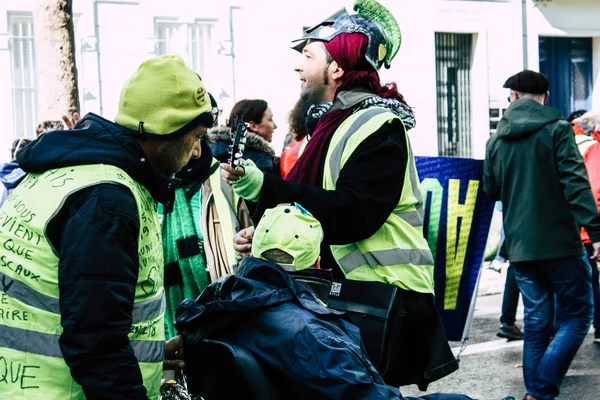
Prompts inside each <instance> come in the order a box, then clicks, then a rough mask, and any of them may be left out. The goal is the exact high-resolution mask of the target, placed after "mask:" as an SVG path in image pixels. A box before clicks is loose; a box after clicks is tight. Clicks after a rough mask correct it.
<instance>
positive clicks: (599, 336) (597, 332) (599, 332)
mask: <svg viewBox="0 0 600 400" xmlns="http://www.w3.org/2000/svg"><path fill="white" fill-rule="evenodd" d="M594 342H596V343H600V328H596V329H594Z"/></svg>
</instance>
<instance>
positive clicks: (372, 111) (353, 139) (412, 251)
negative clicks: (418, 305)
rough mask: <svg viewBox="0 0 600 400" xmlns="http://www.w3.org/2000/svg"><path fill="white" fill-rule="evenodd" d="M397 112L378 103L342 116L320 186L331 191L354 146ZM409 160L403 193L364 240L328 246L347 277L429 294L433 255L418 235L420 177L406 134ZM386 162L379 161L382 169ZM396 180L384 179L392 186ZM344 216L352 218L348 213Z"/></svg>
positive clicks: (389, 120)
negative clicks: (378, 225) (372, 233)
mask: <svg viewBox="0 0 600 400" xmlns="http://www.w3.org/2000/svg"><path fill="white" fill-rule="evenodd" d="M394 119H396V120H400V119H399V118H398V117H397V116H396V115H394V114H393V113H391V112H390V111H388V110H386V109H385V108H381V107H371V108H368V109H366V110H361V111H357V112H355V113H354V114H352V115H351V116H350V117H349V118H348V119H346V120H345V121H344V122H343V123H342V125H340V127H339V128H338V129H337V130H336V131H335V133H334V135H333V138H332V139H331V142H330V145H329V150H328V152H327V157H326V159H325V170H324V174H323V188H325V189H327V190H335V188H336V183H337V180H338V177H339V176H340V172H341V170H342V169H343V168H344V164H345V163H346V161H348V159H349V158H350V156H351V155H352V153H354V151H355V150H356V148H357V147H358V146H359V145H360V144H361V143H362V142H363V141H364V140H365V139H366V138H368V137H369V136H370V135H371V134H372V133H374V132H376V131H377V130H378V129H379V128H381V127H382V126H383V125H384V124H388V123H391V122H392V121H393V120H394ZM406 145H407V149H408V162H407V165H406V174H405V176H404V183H403V186H402V194H401V196H400V200H399V201H398V204H397V205H396V207H395V208H394V210H393V212H392V213H391V214H390V216H389V217H388V218H387V220H386V221H385V223H384V224H383V225H382V226H381V228H379V230H378V231H377V232H375V234H374V235H373V236H371V237H369V238H368V239H365V240H361V241H360V242H357V243H350V244H346V245H332V246H331V251H332V253H333V257H334V258H335V260H336V262H337V263H338V265H339V266H340V267H341V269H342V270H343V271H344V274H345V275H346V278H348V279H352V280H358V281H378V282H383V283H387V284H390V285H396V286H398V287H400V288H402V289H406V290H412V291H416V292H421V293H433V264H434V262H433V256H432V255H431V251H430V250H429V246H428V245H427V241H426V240H425V238H424V237H423V217H424V211H423V199H422V196H421V192H420V190H419V177H418V176H417V169H416V165H415V161H414V157H413V154H412V149H411V146H410V141H409V139H408V134H407V135H406ZM387 162H394V160H382V162H381V168H385V167H386V163H387ZM397 184H399V183H398V182H389V185H397ZM348 218H352V216H351V215H348Z"/></svg>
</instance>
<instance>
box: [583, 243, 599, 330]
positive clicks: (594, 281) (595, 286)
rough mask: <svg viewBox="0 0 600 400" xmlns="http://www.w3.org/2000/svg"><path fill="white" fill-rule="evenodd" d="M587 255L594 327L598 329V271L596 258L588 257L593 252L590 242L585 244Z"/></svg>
mask: <svg viewBox="0 0 600 400" xmlns="http://www.w3.org/2000/svg"><path fill="white" fill-rule="evenodd" d="M585 250H586V253H587V255H588V261H589V263H590V265H591V267H592V293H593V295H594V328H595V329H600V276H599V275H600V271H598V263H597V262H596V260H590V259H589V257H590V256H591V255H592V254H594V248H593V247H592V245H591V244H586V245H585Z"/></svg>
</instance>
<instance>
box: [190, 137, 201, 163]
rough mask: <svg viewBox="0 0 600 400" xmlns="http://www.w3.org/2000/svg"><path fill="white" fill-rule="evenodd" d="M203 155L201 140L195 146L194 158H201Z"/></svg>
mask: <svg viewBox="0 0 600 400" xmlns="http://www.w3.org/2000/svg"><path fill="white" fill-rule="evenodd" d="M200 155H202V148H201V147H200V139H198V140H197V141H196V143H195V144H194V150H192V158H200Z"/></svg>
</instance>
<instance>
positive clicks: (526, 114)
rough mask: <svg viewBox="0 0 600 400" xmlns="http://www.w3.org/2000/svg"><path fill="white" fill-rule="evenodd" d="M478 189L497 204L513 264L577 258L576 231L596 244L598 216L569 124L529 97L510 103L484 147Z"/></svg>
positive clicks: (599, 233) (599, 225)
mask: <svg viewBox="0 0 600 400" xmlns="http://www.w3.org/2000/svg"><path fill="white" fill-rule="evenodd" d="M483 182H484V187H485V191H486V192H487V194H488V195H489V196H490V197H491V198H492V199H493V200H501V201H502V209H503V219H504V232H505V234H506V240H505V244H506V253H507V256H508V259H509V260H510V261H513V262H519V261H532V260H543V259H552V258H562V257H572V256H581V255H583V254H584V250H583V246H582V244H581V237H580V235H579V228H580V227H585V228H586V230H587V232H588V233H589V235H590V237H591V239H592V241H593V242H598V241H600V217H599V216H598V210H597V208H596V202H595V200H594V196H593V194H592V191H591V189H590V183H589V181H588V177H587V171H586V168H585V165H584V163H583V158H582V157H581V154H580V153H579V150H578V149H577V146H576V144H575V137H574V134H573V129H572V128H571V124H569V123H568V122H566V121H565V120H563V118H562V114H561V112H560V111H559V110H558V109H556V108H552V107H546V106H542V105H541V104H539V103H537V102H535V101H534V100H531V99H520V100H517V101H515V102H513V103H512V104H511V105H510V107H509V108H508V110H507V111H506V113H505V114H504V116H503V117H502V120H501V121H500V122H499V124H498V131H497V133H496V134H495V135H493V136H492V137H491V138H490V139H489V140H488V143H487V154H486V159H485V167H484V181H483Z"/></svg>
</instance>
